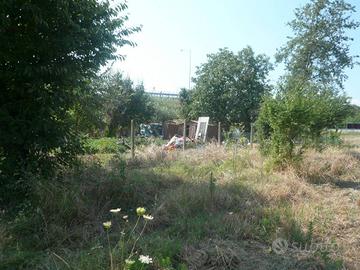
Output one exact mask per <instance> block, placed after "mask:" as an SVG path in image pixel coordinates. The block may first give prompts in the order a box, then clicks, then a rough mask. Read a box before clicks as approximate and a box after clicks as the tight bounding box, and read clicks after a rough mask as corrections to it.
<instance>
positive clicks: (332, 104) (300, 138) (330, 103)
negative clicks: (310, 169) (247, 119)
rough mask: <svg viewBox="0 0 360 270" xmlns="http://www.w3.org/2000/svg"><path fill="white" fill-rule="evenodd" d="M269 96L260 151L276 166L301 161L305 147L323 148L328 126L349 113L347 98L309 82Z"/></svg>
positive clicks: (261, 126)
mask: <svg viewBox="0 0 360 270" xmlns="http://www.w3.org/2000/svg"><path fill="white" fill-rule="evenodd" d="M289 87H291V88H290V89H288V90H283V91H282V92H279V93H278V94H277V95H276V96H275V97H267V98H266V99H265V100H264V102H263V104H262V106H261V110H260V114H259V118H258V120H257V130H258V133H257V134H258V139H259V142H260V150H261V152H262V153H263V154H265V155H269V156H270V157H271V160H272V162H273V164H274V165H275V166H280V167H281V166H284V165H286V164H289V163H293V162H295V161H297V160H299V159H300V158H301V156H302V153H303V151H304V149H305V148H307V147H313V148H318V149H319V148H321V146H322V145H323V141H322V134H323V131H324V130H325V129H326V128H333V127H336V124H337V123H341V120H342V119H343V118H344V117H346V115H347V103H348V101H347V98H346V97H345V96H342V95H337V94H335V93H334V92H333V91H331V90H329V91H328V90H326V89H325V90H324V89H321V88H319V87H318V86H317V85H314V84H310V83H308V84H307V85H305V86H299V85H295V86H291V85H290V86H289Z"/></svg>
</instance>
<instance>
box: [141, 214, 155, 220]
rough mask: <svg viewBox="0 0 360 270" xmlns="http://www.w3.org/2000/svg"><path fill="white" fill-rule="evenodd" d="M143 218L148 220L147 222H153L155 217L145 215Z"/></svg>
mask: <svg viewBox="0 0 360 270" xmlns="http://www.w3.org/2000/svg"><path fill="white" fill-rule="evenodd" d="M143 218H144V219H147V220H153V219H154V217H153V216H151V215H143Z"/></svg>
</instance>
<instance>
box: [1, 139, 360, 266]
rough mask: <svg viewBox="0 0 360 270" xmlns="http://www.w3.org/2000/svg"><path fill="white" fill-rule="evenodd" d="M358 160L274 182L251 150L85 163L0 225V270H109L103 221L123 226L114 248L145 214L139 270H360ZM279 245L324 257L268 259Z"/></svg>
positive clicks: (313, 161) (153, 153) (95, 158)
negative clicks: (120, 219) (115, 212)
mask: <svg viewBox="0 0 360 270" xmlns="http://www.w3.org/2000/svg"><path fill="white" fill-rule="evenodd" d="M359 156H360V151H359V149H358V148H356V147H352V148H344V149H341V148H339V147H337V148H329V149H325V150H324V151H323V152H321V153H317V152H307V154H306V155H305V158H304V160H303V163H302V164H303V165H302V166H299V167H296V168H288V169H287V170H285V171H282V172H268V171H267V170H265V169H264V163H265V162H266V161H265V160H264V159H263V158H262V157H261V156H260V155H259V153H258V151H257V150H256V149H249V148H238V149H236V152H235V148H228V149H225V148H223V147H218V146H215V145H209V146H207V147H204V148H201V149H190V150H187V151H185V152H182V151H175V152H162V150H161V148H160V147H158V146H154V145H149V146H147V147H145V148H143V149H140V150H138V152H137V158H136V159H135V160H130V159H129V158H128V157H127V156H126V155H125V156H122V157H121V158H120V157H119V156H118V155H115V156H104V155H89V156H84V157H83V158H82V163H81V165H80V166H79V167H77V168H74V169H72V170H70V171H65V172H61V173H59V176H58V177H57V179H54V181H51V182H39V183H38V185H37V187H36V196H34V199H33V205H34V206H36V207H29V209H31V210H26V209H25V210H24V211H23V212H22V213H19V214H18V215H17V217H16V218H10V217H9V216H8V215H6V213H2V215H3V216H2V222H1V226H0V248H1V254H2V258H1V262H0V268H1V269H110V261H109V260H110V259H109V253H108V249H107V248H106V247H107V237H106V231H104V229H103V226H102V223H103V222H104V221H107V220H111V218H112V216H111V213H109V210H110V209H112V208H118V207H120V208H121V209H122V210H121V216H123V215H127V216H129V218H128V222H127V223H126V222H125V223H116V222H115V223H113V226H112V228H111V229H110V231H109V239H110V242H111V245H112V246H114V247H115V246H116V245H117V243H118V241H119V239H120V238H121V235H122V234H121V232H126V233H127V232H128V230H126V228H128V227H129V226H130V227H132V226H133V225H134V223H135V222H136V218H135V209H136V207H138V206H145V207H146V208H147V209H148V212H150V213H151V214H152V215H153V216H154V220H152V221H151V222H149V223H148V226H147V228H146V230H145V231H144V234H143V237H142V238H141V239H139V242H138V244H137V247H136V251H137V255H140V254H147V255H150V256H151V257H152V258H153V260H154V262H153V263H152V264H151V265H149V266H147V268H146V267H145V268H143V269H181V270H184V269H310V268H307V267H310V266H312V267H322V268H311V269H341V266H342V263H343V262H345V263H346V266H347V267H348V268H349V269H359V263H360V262H359V259H358V258H359V255H360V254H359V249H358V248H357V246H356V241H357V239H359V238H358V237H359V235H360V231H359V228H360V226H359V224H360V215H359V214H360V204H359V203H360V191H359V189H357V187H359V186H358V184H359V181H358V180H359V179H360V159H359ZM140 228H141V226H140ZM135 233H140V231H138V230H136V232H135ZM277 238H283V239H286V240H287V241H288V242H289V243H290V244H294V245H298V246H302V247H305V246H306V245H310V244H311V243H317V244H322V245H323V246H325V247H326V248H325V249H323V250H316V252H307V251H306V250H304V248H302V249H301V248H298V249H295V248H291V249H289V250H287V252H286V253H284V254H277V253H276V252H274V250H273V248H272V242H273V241H274V240H275V239H277ZM331 243H336V244H337V245H338V246H339V249H336V250H334V249H331V248H329V247H330V244H331ZM122 249H123V250H126V251H127V252H129V249H131V247H130V245H128V244H127V245H125V246H123V247H122ZM114 250H115V251H114V253H113V254H112V255H113V259H114V261H119V260H120V250H121V249H118V248H116V249H114ZM254 262H256V264H254ZM136 267H138V268H136ZM140 267H144V265H141V266H140V265H138V266H137V265H136V264H134V265H133V266H132V268H131V269H140Z"/></svg>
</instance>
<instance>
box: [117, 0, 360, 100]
mask: <svg viewBox="0 0 360 270" xmlns="http://www.w3.org/2000/svg"><path fill="white" fill-rule="evenodd" d="M116 1H119V0H115V2H116ZM307 2H308V1H306V0H251V1H250V0H222V1H219V0H128V1H127V3H128V9H127V11H126V12H127V13H128V15H129V21H128V25H132V26H137V25H142V30H141V32H139V33H136V34H134V35H132V36H131V40H132V41H134V42H136V43H137V46H136V47H122V48H120V50H119V53H120V54H124V55H126V59H125V60H124V61H117V62H115V63H114V64H113V69H114V70H117V71H122V72H123V73H124V75H125V76H128V77H130V78H131V79H132V80H133V81H134V82H135V83H143V84H144V86H145V89H146V91H156V92H168V93H178V92H179V90H180V88H182V87H186V88H187V87H188V85H189V73H191V76H192V77H193V76H195V71H196V67H197V66H199V65H201V64H202V63H205V62H206V60H207V54H209V53H216V52H217V51H218V50H219V48H224V47H227V48H229V49H230V50H232V51H234V52H238V51H240V50H241V49H243V48H244V47H246V46H248V45H249V46H251V47H252V48H253V50H254V51H255V53H256V54H266V55H268V56H269V57H270V59H271V61H272V62H274V55H275V53H276V50H277V49H278V48H280V47H281V46H283V45H284V44H285V43H286V41H287V37H288V36H291V35H292V32H291V29H290V28H289V27H288V26H287V22H289V21H291V20H292V19H293V18H294V10H295V8H297V7H301V6H303V5H304V4H305V3H307ZM348 2H349V3H351V4H353V5H354V6H355V7H356V9H357V12H356V13H355V14H353V18H354V19H355V20H358V21H360V0H349V1H348ZM348 34H349V35H350V36H351V37H353V38H354V41H353V43H352V45H351V47H350V52H351V54H353V55H360V28H359V29H357V30H356V31H351V32H349V33H348ZM190 56H191V57H190ZM283 72H284V70H283V67H282V66H281V65H279V66H277V67H276V68H275V70H274V71H272V72H271V73H270V75H269V79H270V80H271V82H273V83H275V82H276V81H277V80H278V78H279V76H281V75H282V74H283ZM346 74H347V75H348V80H347V81H346V83H345V91H346V93H347V94H348V95H349V96H350V97H352V102H353V103H355V104H358V105H360V66H356V67H354V68H353V69H352V70H350V69H348V70H346ZM191 87H193V84H192V83H191Z"/></svg>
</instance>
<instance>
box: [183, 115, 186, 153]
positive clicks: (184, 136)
mask: <svg viewBox="0 0 360 270" xmlns="http://www.w3.org/2000/svg"><path fill="white" fill-rule="evenodd" d="M183 139H184V142H183V151H185V144H186V119H185V120H184V130H183Z"/></svg>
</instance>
